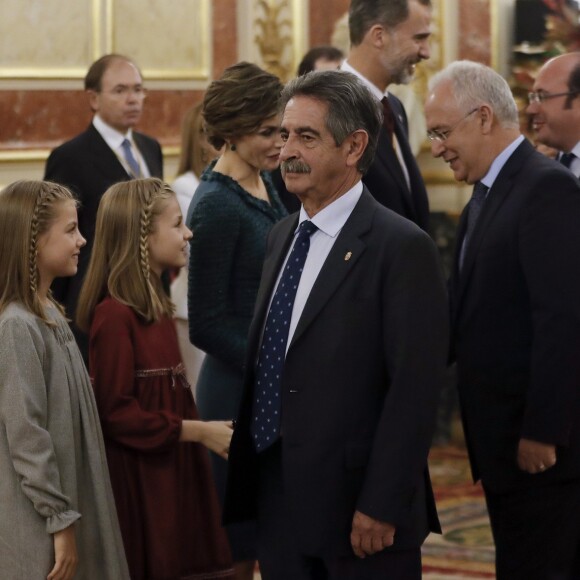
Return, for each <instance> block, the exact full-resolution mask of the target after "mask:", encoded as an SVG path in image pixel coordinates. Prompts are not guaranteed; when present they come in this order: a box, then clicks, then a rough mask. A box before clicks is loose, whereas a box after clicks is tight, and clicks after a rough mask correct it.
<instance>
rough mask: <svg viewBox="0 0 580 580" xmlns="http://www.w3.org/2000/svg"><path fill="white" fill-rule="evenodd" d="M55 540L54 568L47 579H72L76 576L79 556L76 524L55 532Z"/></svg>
mask: <svg viewBox="0 0 580 580" xmlns="http://www.w3.org/2000/svg"><path fill="white" fill-rule="evenodd" d="M53 541H54V560H55V562H54V568H53V569H52V570H51V572H50V574H49V575H48V576H47V577H46V579H47V580H72V579H73V578H74V575H75V572H76V569H77V564H78V558H77V541H76V538H75V530H74V524H72V525H70V526H69V527H68V528H65V529H64V530H61V531H60V532H55V533H54V534H53Z"/></svg>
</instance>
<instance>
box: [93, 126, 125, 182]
mask: <svg viewBox="0 0 580 580" xmlns="http://www.w3.org/2000/svg"><path fill="white" fill-rule="evenodd" d="M89 133H90V138H91V148H92V152H91V162H92V163H93V164H94V166H95V168H96V169H97V170H98V171H100V172H101V173H102V174H103V175H105V176H106V177H107V178H109V179H111V178H114V180H115V181H127V180H128V179H129V178H130V175H129V174H128V173H127V171H125V168H124V167H123V164H122V163H121V162H120V161H119V158H118V157H117V156H116V155H115V153H114V152H113V151H112V149H111V148H110V147H109V146H108V145H107V142H106V141H105V140H104V139H103V138H102V137H101V134H100V133H99V132H98V131H97V130H96V129H95V127H94V125H93V124H91V126H90V127H89Z"/></svg>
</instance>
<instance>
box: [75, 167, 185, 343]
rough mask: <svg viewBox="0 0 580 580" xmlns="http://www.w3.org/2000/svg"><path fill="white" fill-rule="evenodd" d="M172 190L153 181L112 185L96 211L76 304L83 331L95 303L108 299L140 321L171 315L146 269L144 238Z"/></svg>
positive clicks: (146, 240)
mask: <svg viewBox="0 0 580 580" xmlns="http://www.w3.org/2000/svg"><path fill="white" fill-rule="evenodd" d="M172 196H175V193H174V192H173V190H172V189H171V188H170V187H169V186H168V185H167V184H166V183H164V182H163V181H161V180H160V179H157V178H147V179H133V180H131V181H122V182H120V183H117V184H115V185H113V186H111V187H110V188H109V189H108V190H107V191H106V192H105V194H104V195H103V197H102V199H101V202H100V204H99V210H98V211H97V225H96V231H95V239H94V244H93V251H92V254H91V260H90V263H89V268H88V271H87V274H86V277H85V280H84V282H83V286H82V289H81V293H80V296H79V301H78V305H77V311H76V312H77V313H76V317H77V319H76V323H77V326H78V327H79V328H80V329H81V330H83V331H85V332H88V331H89V329H90V326H91V321H92V318H93V315H94V311H95V308H96V307H97V304H99V302H100V301H101V300H103V298H105V296H107V294H109V295H110V296H111V297H113V298H115V300H118V301H119V302H121V303H122V304H126V305H127V306H129V307H131V308H132V309H133V310H135V312H137V314H139V316H141V317H142V318H143V320H145V322H147V323H150V322H155V321H157V320H159V319H160V318H161V317H162V316H172V315H173V312H174V310H175V306H174V305H173V303H172V302H171V300H170V299H169V296H167V294H166V292H165V291H164V290H163V286H162V285H161V280H160V278H159V276H157V275H156V274H154V273H152V271H151V267H150V265H149V236H150V235H151V234H152V233H153V232H154V231H155V226H156V218H158V216H159V214H160V213H162V212H163V209H164V208H165V205H166V202H167V200H169V199H170V198H171V197H172Z"/></svg>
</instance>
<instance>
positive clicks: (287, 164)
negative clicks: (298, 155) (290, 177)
mask: <svg viewBox="0 0 580 580" xmlns="http://www.w3.org/2000/svg"><path fill="white" fill-rule="evenodd" d="M280 167H281V169H282V173H310V172H311V171H312V169H311V168H310V166H309V165H306V163H304V162H303V161H298V160H296V159H290V160H289V161H282V163H281V164H280Z"/></svg>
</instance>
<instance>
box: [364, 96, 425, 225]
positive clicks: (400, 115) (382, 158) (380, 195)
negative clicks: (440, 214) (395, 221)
mask: <svg viewBox="0 0 580 580" xmlns="http://www.w3.org/2000/svg"><path fill="white" fill-rule="evenodd" d="M388 98H389V103H390V105H391V109H392V111H393V115H394V117H395V134H396V136H397V141H398V143H399V146H400V148H401V153H402V155H403V159H404V161H405V166H406V168H407V171H408V173H409V180H410V182H411V187H410V188H409V187H408V186H407V182H406V180H405V176H404V175H403V170H402V168H401V163H400V161H399V159H398V157H397V154H396V152H395V149H394V147H393V144H392V143H391V141H390V139H389V137H388V136H387V132H386V131H385V129H384V128H382V129H381V132H380V134H379V143H378V146H377V151H376V153H375V158H374V161H373V163H372V165H371V167H370V168H369V170H368V171H367V172H366V174H365V175H364V177H363V182H364V184H365V185H366V186H367V187H368V188H369V191H370V192H371V194H372V195H373V197H374V198H375V199H376V200H377V201H378V202H379V203H381V204H382V205H384V206H385V207H388V208H389V209H391V210H393V211H394V212H396V213H398V214H399V215H402V216H403V217H406V218H407V219H409V220H411V221H412V222H414V223H416V224H417V225H418V226H419V227H420V228H421V229H423V230H425V231H427V230H428V227H429V200H428V198H427V191H426V189H425V184H424V183H423V178H422V177H421V173H420V171H419V166H418V165H417V161H416V160H415V156H414V155H413V152H412V151H411V147H410V146H409V127H408V123H407V114H406V113H405V109H404V107H403V104H402V103H401V101H400V100H399V99H397V97H395V96H394V95H391V94H389V97H388Z"/></svg>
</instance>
